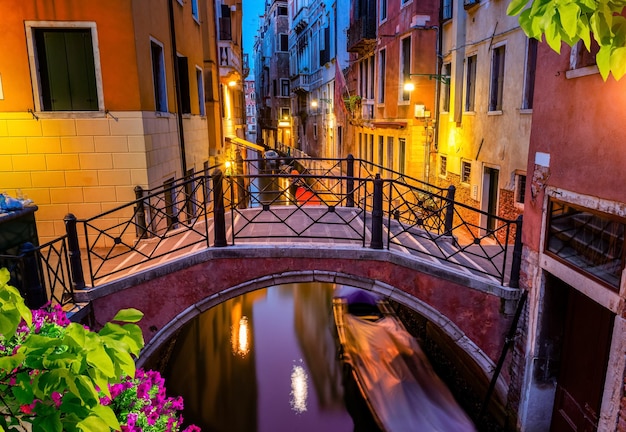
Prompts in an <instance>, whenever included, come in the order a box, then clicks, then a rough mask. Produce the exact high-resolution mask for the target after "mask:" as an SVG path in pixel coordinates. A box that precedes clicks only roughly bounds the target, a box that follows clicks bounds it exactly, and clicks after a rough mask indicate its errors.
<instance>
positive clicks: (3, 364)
mask: <svg viewBox="0 0 626 432" xmlns="http://www.w3.org/2000/svg"><path fill="white" fill-rule="evenodd" d="M24 358H25V357H24V354H23V353H22V352H19V351H18V352H17V353H16V354H13V355H12V356H6V357H0V372H1V371H5V372H6V373H7V374H8V373H10V372H11V371H12V370H14V369H15V368H16V367H18V366H19V365H21V364H22V363H23V362H24Z"/></svg>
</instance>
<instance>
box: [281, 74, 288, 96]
mask: <svg viewBox="0 0 626 432" xmlns="http://www.w3.org/2000/svg"><path fill="white" fill-rule="evenodd" d="M289 94H290V91H289V80H288V79H284V78H281V80H280V95H281V96H287V97H289Z"/></svg>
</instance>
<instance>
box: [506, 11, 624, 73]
mask: <svg viewBox="0 0 626 432" xmlns="http://www.w3.org/2000/svg"><path fill="white" fill-rule="evenodd" d="M624 6H626V0H512V1H511V3H510V4H509V7H508V9H507V13H508V14H509V15H512V16H513V15H519V23H520V26H521V27H522V29H523V30H524V32H525V33H526V34H527V35H528V37H532V38H535V39H538V40H541V37H542V35H543V36H544V37H545V40H546V42H547V43H548V45H549V46H550V48H552V49H553V50H554V51H556V52H557V53H560V51H561V43H562V42H565V43H566V44H568V45H569V46H574V45H575V44H576V43H578V41H580V40H582V41H583V43H584V44H585V47H586V48H587V50H590V48H591V37H593V38H594V39H595V40H596V41H597V42H598V45H599V47H600V51H599V52H598V54H597V55H596V63H597V65H598V69H599V70H600V74H601V75H602V78H603V79H604V80H605V81H606V79H607V78H608V76H609V74H612V75H613V77H614V78H615V79H616V80H619V79H620V78H621V77H622V76H624V74H625V73H626V18H625V17H623V16H622V15H621V14H622V12H623V9H624Z"/></svg>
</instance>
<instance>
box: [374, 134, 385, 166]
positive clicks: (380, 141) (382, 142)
mask: <svg viewBox="0 0 626 432" xmlns="http://www.w3.org/2000/svg"><path fill="white" fill-rule="evenodd" d="M384 146H385V137H384V136H382V135H380V136H379V137H378V160H377V161H376V163H377V164H378V165H380V166H383V154H384V153H383V150H384V149H383V147H384Z"/></svg>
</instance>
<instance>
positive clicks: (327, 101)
mask: <svg viewBox="0 0 626 432" xmlns="http://www.w3.org/2000/svg"><path fill="white" fill-rule="evenodd" d="M318 100H319V101H321V102H326V103H327V104H329V105H332V104H333V100H332V99H324V98H320V99H313V100H312V101H311V108H317V106H318V102H317V101H318Z"/></svg>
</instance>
